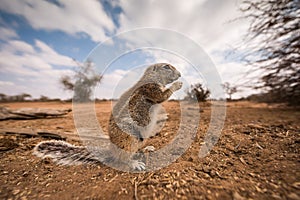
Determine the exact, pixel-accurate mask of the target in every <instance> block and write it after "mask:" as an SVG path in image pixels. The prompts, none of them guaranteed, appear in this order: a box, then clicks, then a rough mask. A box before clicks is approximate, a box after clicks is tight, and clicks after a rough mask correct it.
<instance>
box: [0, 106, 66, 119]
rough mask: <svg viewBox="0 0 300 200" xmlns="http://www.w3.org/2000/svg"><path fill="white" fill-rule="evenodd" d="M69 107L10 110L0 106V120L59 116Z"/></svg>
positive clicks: (64, 113)
mask: <svg viewBox="0 0 300 200" xmlns="http://www.w3.org/2000/svg"><path fill="white" fill-rule="evenodd" d="M71 111H72V110H71V109H64V110H54V109H46V108H21V109H18V110H10V109H8V108H6V107H0V120H9V119H19V120H24V119H43V118H48V117H60V116H64V115H66V114H68V113H69V112H71Z"/></svg>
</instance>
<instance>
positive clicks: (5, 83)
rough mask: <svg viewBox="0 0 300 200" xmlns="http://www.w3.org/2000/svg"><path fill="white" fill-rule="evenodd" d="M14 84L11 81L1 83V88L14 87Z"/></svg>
mask: <svg viewBox="0 0 300 200" xmlns="http://www.w3.org/2000/svg"><path fill="white" fill-rule="evenodd" d="M13 85H14V83H13V82H10V81H0V86H1V87H3V86H13Z"/></svg>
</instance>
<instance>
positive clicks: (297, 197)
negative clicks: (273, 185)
mask: <svg viewBox="0 0 300 200" xmlns="http://www.w3.org/2000/svg"><path fill="white" fill-rule="evenodd" d="M288 198H289V199H293V200H299V199H300V197H299V196H298V195H297V194H295V193H290V194H289V195H288Z"/></svg>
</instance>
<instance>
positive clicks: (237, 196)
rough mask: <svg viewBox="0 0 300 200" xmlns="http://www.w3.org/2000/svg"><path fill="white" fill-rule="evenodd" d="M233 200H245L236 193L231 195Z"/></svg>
mask: <svg viewBox="0 0 300 200" xmlns="http://www.w3.org/2000/svg"><path fill="white" fill-rule="evenodd" d="M233 199H234V200H246V198H245V197H242V196H241V195H240V194H239V193H238V192H234V193H233Z"/></svg>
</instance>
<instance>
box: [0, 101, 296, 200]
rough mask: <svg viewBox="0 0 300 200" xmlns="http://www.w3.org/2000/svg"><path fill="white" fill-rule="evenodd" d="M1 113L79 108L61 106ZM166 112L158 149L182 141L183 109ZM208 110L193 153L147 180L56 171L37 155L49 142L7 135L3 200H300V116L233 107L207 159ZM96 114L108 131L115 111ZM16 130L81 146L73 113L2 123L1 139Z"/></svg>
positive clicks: (169, 107)
mask: <svg viewBox="0 0 300 200" xmlns="http://www.w3.org/2000/svg"><path fill="white" fill-rule="evenodd" d="M0 106H8V107H9V108H11V109H16V108H23V107H43V108H57V109H60V108H61V109H64V108H71V107H72V105H71V104H70V103H60V102H49V103H10V104H1V105H0ZM164 107H165V109H166V111H167V112H168V114H169V119H168V121H167V123H166V124H165V127H164V128H163V129H162V131H161V132H160V133H159V134H158V135H157V136H155V137H153V138H151V139H150V140H151V141H149V142H150V143H152V144H153V145H154V146H155V147H156V148H161V147H163V146H164V145H165V144H167V143H168V142H169V141H170V139H172V138H173V137H174V134H176V127H178V122H179V117H180V113H179V112H180V111H179V108H178V103H177V102H167V103H165V104H164ZM201 108H202V110H203V112H202V113H201V120H200V128H199V129H198V134H197V137H196V138H195V141H194V142H193V143H192V145H191V147H190V148H189V149H188V151H187V152H186V153H185V154H184V155H182V156H181V157H180V158H179V159H178V160H177V161H176V162H174V163H172V164H171V165H169V166H167V167H165V168H163V169H160V170H158V171H154V172H147V173H140V174H134V173H126V172H121V171H117V170H114V169H111V168H109V167H107V166H105V165H99V166H91V165H80V166H60V165H56V164H55V163H53V162H51V161H49V160H41V159H39V158H37V157H35V156H34V155H32V149H33V147H34V146H35V145H36V144H37V143H38V142H40V141H43V140H46V139H43V138H39V137H33V138H29V137H25V136H22V135H7V134H0V199H236V200H243V199H300V157H299V151H300V148H299V147H300V137H299V133H300V131H299V130H300V111H299V110H296V109H291V108H284V107H270V106H267V105H264V104H254V103H249V102H235V103H229V104H228V106H227V116H226V121H225V125H224V128H223V131H222V135H221V138H220V140H219V141H218V143H217V145H216V146H215V147H214V149H213V150H212V151H211V152H210V154H209V155H208V156H206V157H205V158H202V159H200V158H199V157H198V152H199V148H200V146H201V143H202V142H203V137H204V135H205V133H206V130H207V128H208V125H209V120H210V107H209V104H202V106H201ZM96 110H97V116H98V120H99V122H100V124H101V125H102V126H103V129H104V131H107V123H108V119H109V115H110V110H111V103H110V102H101V103H97V104H96ZM13 128H14V129H15V128H21V129H26V130H33V131H35V130H48V131H51V132H55V133H61V134H65V135H68V136H70V137H68V138H67V141H68V142H70V143H73V144H80V141H79V139H78V138H77V136H76V129H75V126H74V122H73V114H72V112H71V113H70V114H68V115H67V116H66V117H62V118H51V119H38V120H7V121H0V130H2V131H1V132H5V131H4V130H8V129H13ZM71 136H73V137H71ZM76 138H77V139H76Z"/></svg>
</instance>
